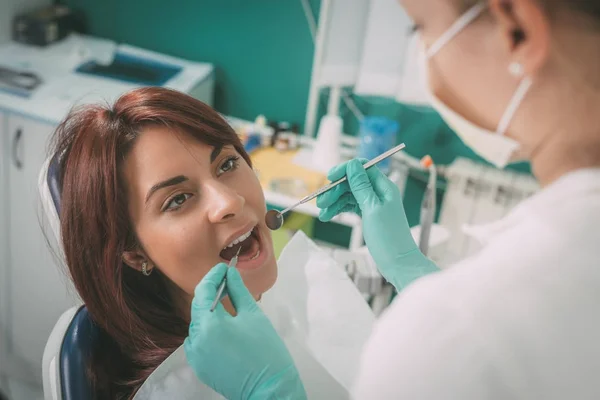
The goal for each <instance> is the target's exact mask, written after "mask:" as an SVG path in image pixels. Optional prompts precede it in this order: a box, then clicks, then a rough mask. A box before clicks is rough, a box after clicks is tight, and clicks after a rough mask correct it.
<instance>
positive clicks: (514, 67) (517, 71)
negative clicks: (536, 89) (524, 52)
mask: <svg viewBox="0 0 600 400" xmlns="http://www.w3.org/2000/svg"><path fill="white" fill-rule="evenodd" d="M508 72H509V73H510V74H511V75H512V76H514V77H521V76H523V74H524V73H525V69H524V68H523V65H522V64H521V63H520V62H516V61H514V62H511V63H510V65H509V66H508Z"/></svg>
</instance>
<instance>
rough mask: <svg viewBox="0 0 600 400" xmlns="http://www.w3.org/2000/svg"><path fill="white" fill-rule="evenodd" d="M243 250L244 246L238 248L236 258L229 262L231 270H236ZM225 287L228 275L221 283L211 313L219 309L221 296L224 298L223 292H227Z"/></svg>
mask: <svg viewBox="0 0 600 400" xmlns="http://www.w3.org/2000/svg"><path fill="white" fill-rule="evenodd" d="M241 250H242V246H240V247H239V248H238V251H237V253H235V256H233V258H232V259H231V261H229V265H228V267H229V268H232V267H233V268H235V266H236V265H237V262H238V256H239V255H240V251H241ZM225 285H227V275H225V277H224V278H223V282H221V284H220V285H219V290H217V295H216V296H215V300H214V301H213V303H212V306H210V312H213V311H215V308H217V304H219V301H221V296H223V291H224V290H225Z"/></svg>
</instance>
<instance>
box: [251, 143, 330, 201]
mask: <svg viewBox="0 0 600 400" xmlns="http://www.w3.org/2000/svg"><path fill="white" fill-rule="evenodd" d="M296 154H298V151H297V150H293V151H284V152H279V151H277V150H276V149H274V148H272V147H263V148H261V149H257V150H255V151H254V152H252V154H251V155H250V157H251V158H252V163H253V164H254V168H255V169H256V170H257V171H258V178H259V180H260V184H261V186H262V187H263V189H265V190H270V191H274V189H273V187H272V183H273V182H274V181H275V182H276V181H285V180H289V179H295V180H299V181H301V182H302V183H303V189H302V192H305V193H296V195H297V196H299V197H304V196H306V195H307V194H309V193H312V192H314V191H315V190H317V189H319V188H320V187H321V186H323V185H324V184H325V183H326V182H327V177H326V176H325V175H323V174H322V173H320V172H316V171H311V170H308V169H306V168H304V167H302V166H300V165H296V164H295V163H294V157H296Z"/></svg>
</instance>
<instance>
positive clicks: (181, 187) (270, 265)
mask: <svg viewBox="0 0 600 400" xmlns="http://www.w3.org/2000/svg"><path fill="white" fill-rule="evenodd" d="M123 172H124V174H123V177H124V179H125V184H126V187H127V196H128V202H129V203H128V206H129V214H130V218H131V221H132V224H133V226H134V229H135V233H136V235H137V238H138V241H139V243H140V244H141V249H138V250H137V251H134V252H127V253H126V254H125V255H124V259H125V262H126V263H127V264H128V265H130V266H132V267H134V268H136V269H138V270H140V269H141V265H142V263H143V262H144V261H146V262H147V263H148V269H149V270H151V269H153V268H158V269H159V270H160V271H161V272H162V273H163V274H164V275H166V276H167V277H168V278H169V279H170V280H171V281H172V282H173V283H174V284H175V285H177V286H178V287H179V288H180V289H181V290H182V291H183V292H185V294H187V297H188V299H191V297H192V296H193V293H194V288H195V287H196V285H197V284H198V283H199V282H200V280H201V279H202V278H203V277H204V275H205V274H206V273H207V272H208V271H209V270H210V269H211V268H212V267H213V266H215V265H216V264H218V263H220V262H228V261H229V260H230V259H231V258H232V257H233V255H234V253H235V252H236V250H237V248H238V247H240V246H241V252H240V256H239V261H238V264H237V268H238V269H239V271H240V273H241V275H242V277H243V278H244V282H245V283H246V286H247V287H248V289H249V290H250V292H251V293H252V294H253V295H254V296H255V297H258V296H260V294H262V293H263V292H265V291H266V290H268V289H269V288H270V287H271V286H272V285H273V284H274V283H275V280H276V278H277V265H276V261H275V256H274V253H273V243H272V239H271V235H270V231H269V230H268V229H267V227H266V226H265V223H264V216H265V212H266V205H265V199H264V196H263V192H262V188H261V186H260V183H259V181H258V179H257V177H256V175H255V173H254V171H253V170H252V169H251V168H250V166H249V165H248V164H247V163H246V161H245V160H244V159H243V158H242V157H241V156H240V155H239V154H238V153H237V151H236V150H235V149H234V148H233V146H225V147H223V148H221V149H218V148H214V147H211V146H209V145H207V144H204V143H201V142H199V141H197V140H196V139H194V138H193V137H192V136H190V135H187V134H183V133H180V132H178V131H175V130H173V129H171V128H167V127H160V126H156V127H150V128H147V129H146V130H145V131H144V132H143V133H142V134H141V135H140V136H139V137H138V138H137V139H136V143H135V145H134V146H133V149H132V151H131V152H130V153H129V154H128V156H127V158H126V160H125V162H124V170H123ZM238 240H241V242H240V243H236V242H237V241H238ZM234 243H235V244H234ZM232 244H234V246H231V245H232ZM228 246H229V247H228Z"/></svg>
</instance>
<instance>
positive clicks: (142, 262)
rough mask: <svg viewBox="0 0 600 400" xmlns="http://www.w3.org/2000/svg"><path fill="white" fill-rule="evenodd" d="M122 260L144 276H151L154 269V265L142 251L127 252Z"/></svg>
mask: <svg viewBox="0 0 600 400" xmlns="http://www.w3.org/2000/svg"><path fill="white" fill-rule="evenodd" d="M122 258H123V262H124V263H125V264H127V266H129V267H131V268H133V269H135V270H136V271H138V272H141V273H143V274H144V275H150V273H151V272H152V269H154V265H153V264H152V263H151V262H150V260H149V258H148V257H147V256H146V254H144V253H143V252H142V251H140V250H131V251H125V252H123V256H122Z"/></svg>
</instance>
